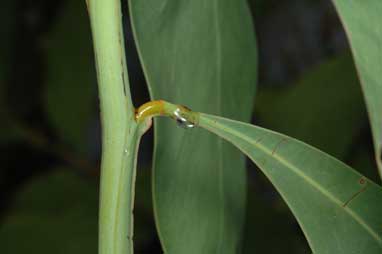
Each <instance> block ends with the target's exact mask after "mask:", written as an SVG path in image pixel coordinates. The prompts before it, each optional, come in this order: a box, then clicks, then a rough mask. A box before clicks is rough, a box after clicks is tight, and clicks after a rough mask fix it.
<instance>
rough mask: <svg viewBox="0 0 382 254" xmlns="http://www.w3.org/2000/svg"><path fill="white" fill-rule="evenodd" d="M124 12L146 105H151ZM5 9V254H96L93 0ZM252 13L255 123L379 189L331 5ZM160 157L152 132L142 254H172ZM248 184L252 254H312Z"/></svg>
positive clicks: (138, 97)
mask: <svg viewBox="0 0 382 254" xmlns="http://www.w3.org/2000/svg"><path fill="white" fill-rule="evenodd" d="M123 2H124V3H123V4H124V6H123V9H124V12H125V15H124V19H125V20H124V24H125V36H126V46H127V60H128V67H129V79H130V82H131V86H132V94H133V100H134V103H135V105H136V106H137V105H140V104H142V103H144V102H146V101H148V100H149V97H148V93H147V89H146V86H145V81H144V77H143V74H142V70H141V67H140V65H139V60H138V57H137V53H136V50H135V46H134V41H133V38H132V32H131V28H130V24H129V20H128V11H127V6H126V2H127V1H123ZM2 3H3V4H2V8H1V9H0V27H1V31H2V33H1V34H2V36H1V40H0V119H1V120H0V122H1V124H0V248H1V253H2V254H8V253H12V254H14V253H40V254H43V253H73V254H75V253H84V254H86V253H96V252H97V214H98V182H99V162H100V149H101V147H100V121H99V108H98V98H97V84H96V75H95V68H94V62H93V49H92V42H91V34H90V29H89V22H88V18H87V13H86V6H85V1H79V0H57V1H49V0H34V1H32V0H3V1H2ZM249 3H250V6H251V10H252V13H253V16H254V20H255V24H256V34H257V37H258V38H257V39H258V47H259V66H260V67H259V68H260V70H259V86H258V92H257V96H256V100H255V101H254V104H253V112H254V114H253V119H252V122H253V123H255V124H258V125H260V126H263V127H267V128H270V129H272V130H276V131H279V132H282V133H285V134H288V135H290V136H292V137H295V138H298V139H301V140H303V141H305V142H307V143H309V144H311V145H314V146H316V147H318V148H320V149H322V150H324V151H325V152H327V153H329V154H331V155H333V156H335V157H336V158H338V159H340V160H342V161H344V162H346V163H347V164H349V165H351V166H352V167H354V168H356V169H358V170H359V171H361V173H363V174H364V175H366V176H367V177H369V178H371V179H372V180H374V181H376V182H378V180H377V173H376V172H377V170H376V166H375V163H374V160H373V148H372V143H371V142H372V141H371V134H370V128H369V125H368V119H367V114H366V109H365V105H364V101H363V98H362V92H361V90H360V85H359V81H358V79H357V74H356V70H355V68H354V64H353V61H352V58H351V54H350V51H349V45H348V42H347V39H346V36H345V34H344V31H343V28H342V25H341V23H340V21H339V19H338V16H337V14H336V12H335V9H334V7H333V5H332V4H331V2H330V1H329V0H320V1H318V0H277V1H276V0H250V2H249ZM344 91H346V92H345V93H344ZM151 153H152V133H149V134H146V135H145V137H144V139H143V142H142V146H141V148H140V156H139V164H138V179H137V196H136V208H135V221H136V223H135V245H136V246H135V248H136V253H161V252H162V251H161V247H160V244H159V241H158V237H157V235H156V231H155V225H154V221H153V214H152V204H151V190H150V188H151V186H150V183H151V180H150V171H151V169H150V167H151ZM248 181H249V185H248V207H247V211H246V214H247V215H246V216H247V218H246V226H245V232H244V240H243V253H264V252H266V253H271V254H272V253H311V252H310V250H309V247H308V245H307V243H306V241H305V239H304V236H303V234H302V232H301V230H300V229H299V226H298V224H297V222H296V221H295V219H294V218H293V216H292V214H291V213H290V211H289V210H288V208H287V207H286V205H285V203H284V202H283V201H282V200H281V198H280V196H279V195H278V194H277V193H276V192H275V190H274V189H273V187H272V186H271V184H270V183H269V182H268V181H267V180H266V179H265V177H264V176H263V175H262V174H261V173H260V172H259V171H258V170H255V166H254V165H253V164H252V163H250V162H248Z"/></svg>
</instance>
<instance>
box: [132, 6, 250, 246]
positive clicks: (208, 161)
mask: <svg viewBox="0 0 382 254" xmlns="http://www.w3.org/2000/svg"><path fill="white" fill-rule="evenodd" d="M130 11H131V16H132V26H133V29H134V30H135V39H136V43H137V47H138V51H139V53H140V58H141V62H142V65H143V68H144V71H145V75H146V79H147V81H148V84H149V90H150V92H151V96H152V98H153V99H166V100H170V101H175V102H181V103H183V104H184V105H187V106H189V107H191V108H192V109H197V110H204V111H207V112H211V113H215V114H220V115H224V116H227V117H231V118H235V119H239V120H242V121H248V120H249V119H250V113H251V108H252V103H253V96H254V89H255V85H256V75H257V73H256V42H255V37H254V33H253V28H252V22H251V18H250V13H249V10H248V8H247V6H246V3H245V1H207V2H206V1H201V0H199V1H178V0H175V1H166V2H161V1H156V0H144V1H131V2H130ZM155 124H156V125H155V126H156V127H155V158H154V179H153V180H154V182H153V191H154V205H155V207H154V208H155V212H156V220H157V221H156V223H157V226H158V231H159V235H160V238H161V241H162V245H163V248H164V249H165V251H166V252H167V253H236V252H237V251H238V248H239V244H240V238H241V236H240V235H241V230H242V227H243V217H244V208H245V192H246V189H245V186H246V184H245V170H244V169H245V165H244V158H243V156H242V155H241V154H240V153H239V152H238V151H236V150H235V149H233V148H232V147H230V146H229V145H227V144H226V143H224V142H223V141H221V140H220V139H218V138H216V137H214V136H212V135H211V134H209V133H205V132H204V133H203V132H201V131H200V130H192V131H186V130H182V129H180V128H177V127H176V126H174V124H173V123H170V122H168V121H165V120H157V121H156V122H155ZM232 169H235V170H232Z"/></svg>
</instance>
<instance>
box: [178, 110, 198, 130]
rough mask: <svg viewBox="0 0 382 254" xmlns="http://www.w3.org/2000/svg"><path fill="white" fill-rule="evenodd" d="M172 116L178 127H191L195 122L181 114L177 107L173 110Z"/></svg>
mask: <svg viewBox="0 0 382 254" xmlns="http://www.w3.org/2000/svg"><path fill="white" fill-rule="evenodd" d="M174 116H175V120H176V123H177V124H178V126H179V127H182V128H185V129H191V128H194V127H195V124H194V123H192V122H190V121H188V120H187V119H186V118H185V117H184V116H183V115H182V112H181V110H180V109H179V108H177V109H176V110H175V111H174Z"/></svg>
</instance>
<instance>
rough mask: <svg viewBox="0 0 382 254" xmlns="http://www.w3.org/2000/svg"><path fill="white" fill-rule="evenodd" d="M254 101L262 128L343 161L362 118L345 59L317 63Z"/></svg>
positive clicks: (359, 95)
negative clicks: (282, 85)
mask: <svg viewBox="0 0 382 254" xmlns="http://www.w3.org/2000/svg"><path fill="white" fill-rule="evenodd" d="M343 91H346V94H342V92H343ZM256 101H257V103H256V107H255V112H256V116H257V120H258V121H259V122H260V123H261V125H262V126H264V127H267V128H269V129H272V130H275V131H278V132H281V133H284V134H286V135H289V136H292V137H294V138H297V139H300V140H302V141H304V142H306V143H308V144H312V145H314V146H316V147H318V148H319V149H321V150H323V151H325V152H327V153H329V154H331V155H333V156H334V157H336V158H341V159H343V158H345V156H346V155H347V154H348V152H349V148H350V147H351V145H352V142H354V141H353V140H354V138H355V137H356V136H357V135H358V134H359V132H360V129H361V128H362V127H363V125H364V121H363V120H364V119H365V118H366V112H365V108H364V102H363V98H362V93H361V90H360V87H359V82H358V78H357V75H356V70H355V68H354V65H353V61H352V58H351V56H350V55H348V54H345V55H342V56H338V57H336V58H334V59H331V60H329V61H327V62H324V63H322V64H319V65H318V66H317V67H315V68H314V69H312V70H311V71H310V72H308V73H306V74H305V75H304V76H302V77H301V79H300V80H299V81H297V82H296V84H293V85H290V86H286V87H281V88H274V87H270V88H264V89H262V90H260V91H259V96H258V97H257V100H256Z"/></svg>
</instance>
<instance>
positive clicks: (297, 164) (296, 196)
mask: <svg viewBox="0 0 382 254" xmlns="http://www.w3.org/2000/svg"><path fill="white" fill-rule="evenodd" d="M199 124H200V126H201V127H203V128H205V129H207V130H209V131H211V132H213V133H215V134H217V135H218V136H220V137H222V138H224V139H226V140H228V141H229V142H231V143H232V144H233V145H235V146H236V147H238V148H239V149H240V150H241V151H242V152H243V153H245V154H246V155H247V156H248V157H249V158H250V159H251V160H252V161H254V162H255V163H256V165H257V166H258V167H259V168H260V169H261V170H262V171H263V172H264V174H265V175H266V176H267V177H268V178H269V179H270V181H271V182H272V183H273V185H274V186H275V187H276V189H277V190H278V191H279V192H280V194H281V196H282V197H283V198H284V199H285V201H286V202H287V204H288V205H289V207H290V208H291V210H292V212H293V213H294V215H295V216H296V218H297V220H298V222H299V223H300V226H301V227H302V229H303V231H304V233H305V235H306V238H307V240H308V242H309V245H310V247H311V248H312V251H313V253H316V254H329V253H343V254H356V253H369V254H377V253H381V251H382V228H381V227H380V225H381V224H382V217H381V216H380V215H381V213H382V202H381V201H382V190H381V188H380V187H379V186H378V185H376V184H375V183H373V182H372V181H370V180H369V179H367V178H366V177H364V176H362V175H360V174H359V173H357V172H356V171H354V170H353V169H351V168H350V167H348V166H346V165H345V164H343V163H342V162H340V161H338V160H336V159H334V158H333V157H331V156H329V155H327V154H325V153H323V152H321V151H319V150H317V149H315V148H313V147H311V146H309V145H306V144H304V143H302V142H300V141H297V140H295V139H292V138H290V137H287V136H285V135H282V134H278V133H276V132H272V131H269V130H266V129H263V128H260V127H256V126H253V125H249V124H245V123H240V122H237V121H233V120H228V119H225V118H221V117H215V116H211V115H206V114H201V116H200V121H199ZM275 230H277V229H275Z"/></svg>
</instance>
